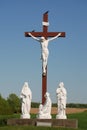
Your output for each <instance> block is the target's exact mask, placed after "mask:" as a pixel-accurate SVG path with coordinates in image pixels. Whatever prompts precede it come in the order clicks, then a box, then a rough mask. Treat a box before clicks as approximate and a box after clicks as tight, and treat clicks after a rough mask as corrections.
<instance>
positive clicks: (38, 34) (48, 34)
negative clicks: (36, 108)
mask: <svg viewBox="0 0 87 130" xmlns="http://www.w3.org/2000/svg"><path fill="white" fill-rule="evenodd" d="M48 25H49V22H48V11H47V12H46V13H44V14H43V32H35V31H32V32H25V37H30V35H29V33H31V34H32V35H33V36H35V37H41V36H43V37H45V39H47V38H48V37H54V36H56V35H57V34H58V33H61V35H60V36H59V37H65V32H48ZM46 91H47V67H46V75H45V76H44V75H43V73H42V104H44V102H45V97H44V95H45V93H46Z"/></svg>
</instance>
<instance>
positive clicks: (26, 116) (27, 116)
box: [20, 114, 30, 119]
mask: <svg viewBox="0 0 87 130" xmlns="http://www.w3.org/2000/svg"><path fill="white" fill-rule="evenodd" d="M20 118H21V119H30V115H29V114H24V115H21V117H20Z"/></svg>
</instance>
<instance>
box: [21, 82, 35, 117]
mask: <svg viewBox="0 0 87 130" xmlns="http://www.w3.org/2000/svg"><path fill="white" fill-rule="evenodd" d="M20 98H21V111H22V115H21V118H28V119H29V118H30V109H31V99H32V92H31V90H30V88H29V86H28V83H27V82H25V83H24V86H23V88H22V91H21V94H20Z"/></svg>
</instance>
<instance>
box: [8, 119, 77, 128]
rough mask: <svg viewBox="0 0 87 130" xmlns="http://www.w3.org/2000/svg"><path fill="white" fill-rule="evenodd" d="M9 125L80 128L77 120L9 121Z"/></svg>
mask: <svg viewBox="0 0 87 130" xmlns="http://www.w3.org/2000/svg"><path fill="white" fill-rule="evenodd" d="M7 125H28V126H29V125H32V126H43V127H44V126H52V127H65V128H76V129H77V128H78V120H76V119H8V120H7Z"/></svg>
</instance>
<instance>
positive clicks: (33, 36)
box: [28, 33, 39, 41]
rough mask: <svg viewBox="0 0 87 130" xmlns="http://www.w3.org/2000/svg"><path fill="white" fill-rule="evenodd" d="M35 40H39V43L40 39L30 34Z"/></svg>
mask: <svg viewBox="0 0 87 130" xmlns="http://www.w3.org/2000/svg"><path fill="white" fill-rule="evenodd" d="M28 34H29V35H30V36H31V37H32V38H33V39H35V40H37V41H39V38H37V37H35V36H33V35H32V34H31V33H28Z"/></svg>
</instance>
